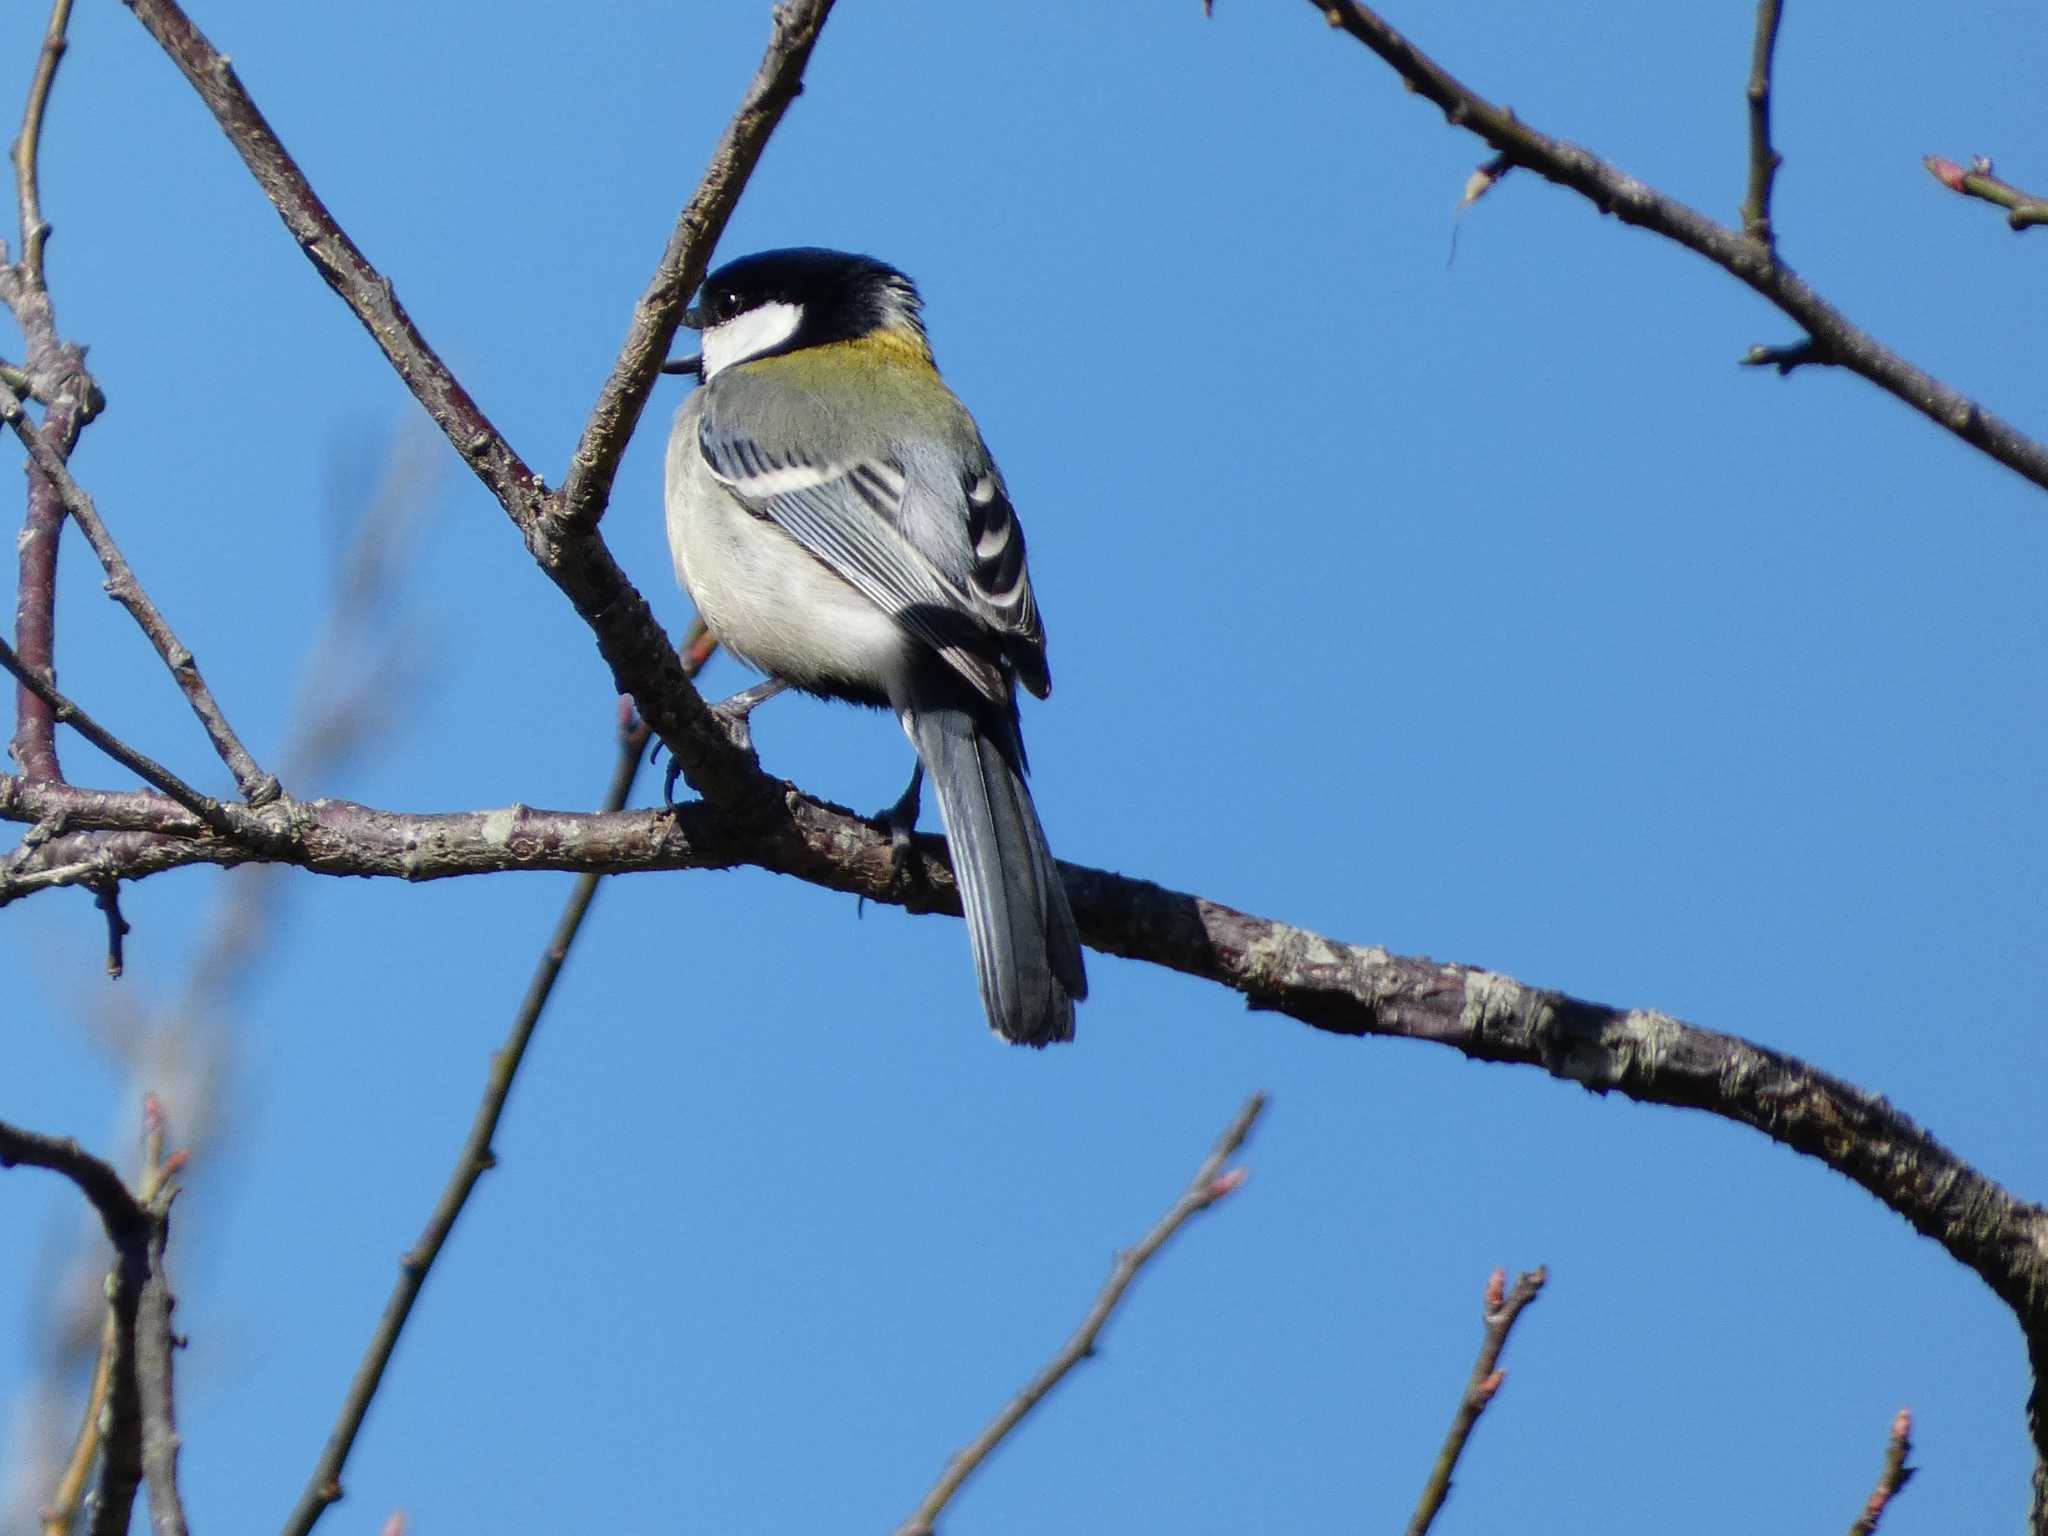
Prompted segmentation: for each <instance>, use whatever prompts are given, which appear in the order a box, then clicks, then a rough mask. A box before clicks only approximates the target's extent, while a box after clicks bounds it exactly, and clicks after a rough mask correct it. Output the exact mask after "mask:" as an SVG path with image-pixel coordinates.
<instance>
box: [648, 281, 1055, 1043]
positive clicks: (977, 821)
mask: <svg viewBox="0 0 2048 1536" xmlns="http://www.w3.org/2000/svg"><path fill="white" fill-rule="evenodd" d="M922 310H923V301H922V300H921V299H919V297H918V293H917V289H916V288H915V287H914V286H913V285H912V283H911V281H910V279H909V278H907V277H905V276H904V275H903V274H902V273H901V272H899V271H897V270H896V269H895V268H894V267H890V266H887V265H885V264H884V263H882V262H879V261H876V260H874V259H872V258H870V257H867V256H853V255H847V254H845V253H842V252H839V251H826V250H814V249H798V250H781V251H763V252H761V253H759V254H758V255H753V256H746V257H742V258H741V259H740V260H738V261H734V262H731V263H729V264H728V265H726V266H723V267H720V268H719V269H718V270H717V271H716V272H713V273H712V274H711V275H710V276H709V277H708V278H706V279H705V281H704V287H703V290H702V292H701V294H700V296H699V299H698V302H697V305H696V306H695V307H694V308H693V309H691V310H690V311H689V313H688V314H687V315H686V316H685V323H686V324H687V325H689V326H691V327H692V328H694V329H696V330H699V331H701V332H702V333H703V346H702V357H701V360H700V362H699V365H698V379H699V381H700V383H701V384H702V388H700V389H698V390H696V391H695V392H693V393H692V394H691V396H690V398H689V399H688V400H687V401H686V402H685V403H684V405H683V408H682V409H681V411H679V412H678V413H677V415H676V424H675V431H674V433H673V434H672V435H671V436H670V438H669V444H668V475H667V506H668V539H669V549H670V551H671V552H672V553H673V554H674V556H675V562H676V574H677V576H678V577H679V578H680V579H681V581H682V583H683V585H684V586H685V587H686V588H687V589H688V590H689V593H690V596H691V597H692V598H693V599H694V600H695V601H696V604H697V610H698V612H699V613H700V614H701V615H702V616H703V619H704V622H705V623H706V624H707V625H708V626H709V627H710V629H711V632H712V633H713V634H714V635H716V636H717V637H718V640H719V643H720V644H722V645H723V646H724V647H725V648H726V649H727V650H728V651H730V652H732V653H733V654H734V655H736V656H738V657H739V658H740V659H741V660H743V661H745V662H747V663H748V664H750V665H751V666H753V667H755V668H757V669H758V670H760V671H762V672H765V673H766V674H768V680H767V681H766V682H764V683H762V684H760V685H758V686H756V687H754V688H750V689H748V690H747V691H746V692H744V693H741V694H737V695H735V696H734V697H733V698H732V699H729V700H727V701H726V703H725V704H724V705H721V706H720V708H721V710H722V711H724V713H725V716H726V718H727V719H728V720H729V721H734V722H736V723H737V725H738V728H739V729H740V730H741V731H744V730H745V721H746V715H747V712H748V711H750V710H751V709H752V708H753V707H754V706H755V705H756V704H758V703H760V702H761V701H762V700H763V699H766V698H768V697H771V696H772V695H774V694H775V693H778V692H780V691H781V690H782V689H783V688H785V687H795V688H798V689H801V690H803V691H804V692H806V693H812V694H817V695H820V696H822V697H824V698H831V699H846V700H849V701H851V702H853V703H855V704H865V705H870V706H873V707H876V708H881V709H889V710H893V711H894V712H895V714H896V718H897V719H898V720H899V721H900V722H901V723H902V725H903V730H904V732H905V734H906V735H908V736H909V737H910V742H911V745H912V746H913V747H915V748H916V749H917V756H918V768H917V771H916V772H915V773H913V774H912V775H911V780H910V787H909V788H908V789H907V790H905V791H904V794H903V798H902V799H901V800H899V801H898V802H897V803H896V805H895V806H894V807H893V808H892V810H891V811H890V812H889V813H888V815H889V819H890V824H891V827H892V829H893V830H894V832H895V833H896V836H897V844H898V849H899V852H900V851H903V850H906V849H907V846H908V839H909V832H910V827H911V826H912V824H914V823H915V821H916V819H917V808H918V801H919V795H918V790H919V784H920V781H921V779H922V778H923V776H924V775H926V774H929V775H930V777H931V781H932V785H933V787H934V788H935V789H937V791H938V796H939V810H940V812H941V813H942V814H943V816H944V817H945V823H946V842H947V845H948V847H949V848H950V849H951V850H952V855H953V875H954V879H955V880H956V881H957V882H958V884H959V888H960V904H961V907H962V908H963V909H964V911H965V913H966V917H967V935H968V939H969V942H970V943H971V945H972V947H973V950H974V969H975V974H976V976H977V978H978V979H979V981H980V984H981V1000H982V1004H983V1006H984V1007H985V1008H986V1009H987V1011H988V1018H989V1023H990V1025H991V1026H992V1027H993V1028H994V1029H995V1031H996V1033H997V1034H999V1035H1001V1036H1002V1037H1003V1038H1004V1039H1005V1040H1010V1041H1014V1042H1016V1043H1018V1044H1022V1045H1041V1046H1042V1045H1048V1044H1050V1043H1052V1042H1053V1041H1056V1040H1070V1039H1072V1038H1073V1035H1074V1004H1075V1002H1077V1001H1078V1000H1079V999H1081V998H1083V997H1085V996H1087V993H1088V982H1087V977H1086V974H1085V972H1084V970H1083V968H1082V964H1081V939H1080V934H1079V932H1078V931H1077V930H1076V928H1075V926H1074V915H1073V912H1072V911H1071V909H1070V908H1069V907H1068V905H1067V893H1066V890H1065V888H1064V887H1063V886H1062V885H1061V884H1060V877H1059V871H1058V869H1057V868H1056V867H1055V866H1054V864H1053V858H1052V850H1051V849H1050V848H1048V847H1047V846H1046V841H1045V832H1044V829H1043V828H1042V827H1040V825H1039V822H1038V812H1037V810H1036V809H1035V808H1034V807H1033V805H1032V803H1031V793H1030V791H1029V790H1028V789H1026V788H1025V784H1024V775H1025V758H1024V741H1023V737H1022V735H1021V734H1020V732H1019V728H1018V719H1017V684H1019V683H1022V684H1023V685H1024V686H1025V687H1026V688H1028V689H1029V690H1030V691H1031V692H1032V693H1033V694H1035V695H1036V696H1038V697H1039V698H1044V697H1045V696H1046V694H1047V693H1048V692H1050V691H1051V688H1052V677H1051V674H1050V673H1049V672H1048V671H1047V670H1046V662H1045V628H1044V626H1043V624H1042V623H1041V622H1040V620H1039V616H1038V605H1037V603H1036V602H1035V601H1034V600H1033V598H1032V595H1031V577H1030V573H1029V572H1028V571H1027V570H1026V569H1025V561H1024V531H1023V529H1022V528H1020V527H1019V526H1018V524H1017V516H1016V513H1015V511H1014V510H1013V509H1012V508H1011V506H1010V498H1009V494H1008V492H1007V491H1005V490H1004V488H1003V477H1002V474H1001V472H1000V471H998V470H997V468H996V465H995V460H994V459H992V458H991V457H990V456H989V451H988V446H987V444H985V443H984V442H983V441H982V440H981V432H980V429H979V428H977V427H976V426H975V424H974V418H973V417H972V416H970V415H969V414H968V413H967V408H966V407H965V406H964V405H962V404H961V403H960V401H959V399H958V398H957V397H955V395H954V394H953V392H952V390H950V389H948V388H947V387H946V384H945V382H944V380H942V379H941V378H940V377H939V371H938V368H937V365H936V364H935V363H934V362H933V360H932V350H931V344H930V342H929V341H928V340H927V339H926V336H925V329H924V320H923V316H922Z"/></svg>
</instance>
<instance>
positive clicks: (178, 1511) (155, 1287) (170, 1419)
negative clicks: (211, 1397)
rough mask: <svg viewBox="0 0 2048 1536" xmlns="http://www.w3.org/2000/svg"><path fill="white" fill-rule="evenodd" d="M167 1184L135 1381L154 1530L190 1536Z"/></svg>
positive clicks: (140, 1325)
mask: <svg viewBox="0 0 2048 1536" xmlns="http://www.w3.org/2000/svg"><path fill="white" fill-rule="evenodd" d="M174 1192H175V1191H174V1188H173V1187H172V1186H169V1185H166V1186H165V1187H164V1188H163V1190H162V1191H161V1192H160V1193H159V1194H158V1195H157V1196H156V1197H155V1198H154V1199H153V1200H152V1202H151V1209H152V1215H153V1216H154V1218H155V1219H154V1220H152V1221H151V1223H150V1228H149V1243H148V1266H149V1267H148V1272H147V1273H146V1274H145V1275H144V1276H143V1280H142V1292H141V1295H140V1296H139V1297H138V1298H137V1300H136V1308H135V1385H136V1393H137V1396H138V1398H139V1400H140V1404H141V1411H142V1474H143V1477H144V1479H145V1480H146V1481H147V1483H148V1485H149V1528H150V1533H151V1536H185V1509H184V1505H183V1502H182V1501H181V1499H180V1498H179V1496H178V1447H179V1441H178V1420H177V1413H176V1410H175V1407H174V1406H173V1403H172V1392H171V1383H172V1376H173V1371H172V1364H171V1361H172V1353H173V1351H174V1350H175V1349H176V1347H177V1345H178V1338H177V1335H176V1334H174V1333H173V1332H172V1331H171V1309H172V1308H173V1307H175V1306H176V1305H177V1302H176V1300H175V1299H174V1298H173V1297H172V1295H171V1285H170V1280H169V1278H168V1277H167V1276H166V1275H165V1273H164V1245H165V1244H166V1243H167V1242H168V1241H169V1240H170V1235H171V1225H170V1204H171V1196H172V1194H173V1193H174Z"/></svg>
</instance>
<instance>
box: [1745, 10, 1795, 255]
mask: <svg viewBox="0 0 2048 1536" xmlns="http://www.w3.org/2000/svg"><path fill="white" fill-rule="evenodd" d="M1783 4H1784V0H1757V6H1756V44H1755V47H1754V49H1753V51H1752V52H1751V54H1750V59H1749V89H1748V92H1747V95H1748V97H1749V196H1748V197H1746V198H1744V199H1743V202H1742V229H1743V233H1744V234H1746V235H1748V236H1749V238H1750V239H1752V240H1755V241H1757V242H1758V243H1759V244H1760V245H1762V246H1763V247H1764V249H1765V250H1770V249H1772V248H1773V247H1774V245H1775V244H1776V238H1777V237H1776V235H1775V234H1774V233H1773V231H1772V229H1771V182H1772V180H1773V179H1774V178H1775V177H1776V176H1777V174H1778V167H1779V166H1781V165H1783V164H1784V163H1785V158H1784V156H1782V155H1780V154H1779V153H1778V152H1777V151H1776V150H1775V149H1773V148H1772V147H1771V56H1772V54H1773V53H1775V52H1776V51H1777V47H1778V18H1779V14H1780V12H1781V10H1782V9H1783Z"/></svg>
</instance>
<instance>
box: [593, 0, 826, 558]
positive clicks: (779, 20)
mask: <svg viewBox="0 0 2048 1536" xmlns="http://www.w3.org/2000/svg"><path fill="white" fill-rule="evenodd" d="M831 11H832V0H782V3H780V4H778V5H777V6H776V7H775V19H774V29H775V30H774V35H773V36H772V37H770V39H769V41H768V53H767V56H766V57H765V58H763V59H762V61H761V67H760V69H759V70H758V71H756V72H755V75H754V79H753V82H752V83H751V84H750V85H749V86H748V87H747V94H746V95H745V97H743V98H742V99H741V101H740V106H739V111H737V112H736V113H734V114H733V118H732V121H731V122H730V123H728V124H727V125H726V129H725V134H724V136H723V137H722V138H720V139H719V141H718V147H717V148H716V149H715V150H713V151H712V152H711V164H710V166H709V167H708V168H707V169H706V170H705V172H704V179H703V180H702V181H700V182H698V183H697V190H696V192H695V193H693V194H692V195H691V197H690V200H689V202H688V203H686V204H685V205H684V207H683V211H682V214H681V216H680V217H678V218H677V220H676V227H675V230H674V232H673V233H672V234H671V235H670V236H669V239H668V249H666V250H665V251H663V252H662V253H661V262H660V264H659V265H658V266H656V267H655V269H654V277H653V279H652V280H651V281H650V282H649V283H648V285H647V291H646V292H645V293H643V294H641V295H640V302H639V303H638V304H636V305H634V307H633V324H632V328H631V329H630V330H628V331H627V333H626V344H625V346H624V347H622V348H621V349H620V351H619V357H618V361H617V362H616V363H614V364H613V365H612V372H611V377H610V378H608V379H606V380H605V382H604V388H603V390H602V391H601V392H600V393H599V394H598V397H597V404H596V406H595V407H594V408H593V409H592V410H591V413H590V421H589V422H588V424H586V425H585V427H584V428H583V438H582V441H580V442H579V443H577V445H576V452H575V456H574V457H573V458H571V459H570V461H569V473H568V475H567V477H566V478H565V479H564V480H563V482H562V493H561V496H560V498H559V513H558V515H559V516H560V517H561V518H562V519H563V521H564V522H565V523H567V524H568V525H569V526H571V527H574V528H579V529H581V528H588V527H592V526H594V525H595V524H596V522H597V520H598V519H599V518H600V517H602V516H604V509H605V504H606V503H607V502H608V501H609V500H610V499H611V494H612V477H613V476H614V475H615V474H616V473H617V472H618V467H619V458H620V456H621V455H623V454H624V453H625V451H626V441H627V439H629V438H630V437H631V436H632V435H633V428H634V427H636V426H637V425H639V422H640V413H641V411H642V410H644V409H645V408H646V405H647V396H648V394H649V393H650V392H651V391H652V390H653V388H654V381H655V379H656V377H657V376H658V375H659V374H660V373H661V371H662V367H663V359H664V358H666V357H667V355H668V347H669V343H670V342H671V341H673V340H674V339H675V334H676V323H677V321H678V320H679V319H680V318H681V316H682V313H683V306H684V305H686V304H688V303H689V301H690V295H691V294H692V293H694V292H696V290H697V285H698V284H699V283H701V282H702V281H703V280H704V268H705V266H706V265H707V264H708V263H709V261H710V258H711V252H712V250H713V249H714V248H715V247H716V246H717V244H718V237H719V236H720V235H721V234H723V233H724V232H725V223H726V220H727V219H728V218H730V217H731V216H732V210H733V207H734V205H735V204H737V203H738V202H739V200H740V193H741V192H742V191H743V190H744V189H745V188H746V185H747V180H748V178H749V177H751V176H752V175H753V174H754V167H755V165H757V164H758V163H759V162H760V159H761V151H762V150H763V149H765V148H767V146H768V136H769V135H770V134H772V133H773V132H774V131H775V125H776V124H777V123H779V122H781V121H782V114H783V113H784V112H785V111H787V110H788V108H789V104H790V103H791V102H792V101H795V100H796V97H797V93H798V92H799V91H800V90H802V89H803V75H804V68H805V66H806V65H807V64H808V63H809V62H810V57H811V50H812V49H813V48H814V47H816V46H817V42H818V33H819V31H820V30H822V29H823V27H824V25H825V18H826V17H827V16H828V15H830V14H831Z"/></svg>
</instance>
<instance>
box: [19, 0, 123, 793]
mask: <svg viewBox="0 0 2048 1536" xmlns="http://www.w3.org/2000/svg"><path fill="white" fill-rule="evenodd" d="M70 22H71V0H53V3H52V5H51V8H50V21H49V25H48V26H47V27H46V28H45V29H44V33H43V46H42V51H41V52H40V53H39V54H38V55H37V58H36V68H35V74H34V76H33V77H32V78H31V79H30V81H29V89H28V101H27V104H26V105H25V106H24V107H23V109H22V117H21V131H20V133H19V134H18V135H16V137H15V140H14V151H13V164H14V181H15V193H16V198H17V201H18V205H19V208H20V213H21V245H22V256H21V260H20V261H19V262H18V263H10V262H9V261H8V260H7V258H6V252H5V250H4V248H0V303H5V304H6V306H7V307H8V309H9V310H10V311H12V313H13V315H14V318H15V320H16V322H17V323H18V324H19V325H20V327H21V334H22V337H23V339H24V340H25V341H26V342H27V343H28V357H27V360H26V363H27V366H26V367H25V368H22V369H20V370H16V371H17V372H18V373H19V375H20V377H19V379H18V380H11V381H10V382H9V385H8V391H9V393H10V394H11V393H12V392H13V391H14V388H15V385H16V383H17V382H18V383H19V385H20V387H21V390H22V392H23V393H25V394H28V395H31V396H33V398H35V399H37V400H41V401H43V402H44V403H45V404H46V405H47V406H48V407H49V414H48V416H47V418H46V419H45V421H44V423H43V427H42V432H41V436H42V440H43V442H45V443H46V444H47V446H48V447H49V448H50V450H51V451H52V452H53V453H55V454H56V456H57V457H58V458H59V459H63V458H66V457H68V456H69V455H70V453H71V450H72V447H73V446H74V445H75V444H76V443H77V441H78V433H79V430H80V429H81V428H82V427H83V426H84V425H85V423H86V422H88V421H90V420H91V419H92V417H93V415H94V414H95V413H96V412H97V411H98V410H99V395H98V391H97V390H96V389H94V387H93V384H92V380H91V378H90V376H89V375H87V373H86V372H85V358H84V354H83V353H81V352H80V351H79V350H78V348H76V347H72V346H66V345H65V344H64V343H63V341H62V339H61V338H60V337H59V335H58V333H57V312H56V308H55V306H54V305H53V304H52V303H51V302H50V291H49V288H48V286H47V285H46V284H45V283H44V281H43V247H44V244H45V242H47V240H48V239H49V235H50V225H49V222H48V221H47V220H46V219H45V218H44V217H43V210H42V190H41V183H40V173H39V165H40V160H41V153H42V140H43V116H44V113H45V111H46V110H47V108H48V106H49V101H50V89H51V86H52V85H53V84H54V83H55V81H56V78H57V66H58V64H60V63H61V62H62V61H63V58H64V50H65V48H66V46H67V44H66V32H67V29H68V28H69V26H70ZM8 403H9V404H10V405H11V404H12V401H9V402H8ZM63 531H64V513H63V509H62V508H61V507H60V506H59V505H58V503H57V498H56V493H55V491H54V489H53V488H52V487H51V485H50V483H49V481H48V480H47V479H46V478H45V477H44V476H42V475H41V474H39V473H37V472H35V471H34V470H31V471H30V472H29V477H28V510H27V514H26V519H25V521H24V523H23V526H22V530H21V538H20V541H19V544H18V547H17V550H16V560H17V562H18V569H19V577H18V582H17V585H16V588H15V612H14V639H15V644H16V645H18V646H19V647H20V650H21V656H22V659H23V660H24V661H25V662H27V664H28V665H29V666H30V667H32V668H33V669H34V670H35V672H36V674H37V675H38V676H39V677H41V678H43V679H45V680H46V681H54V679H55V678H56V675H57V672H56V667H57V662H56V643H57V620H56V611H57V550H58V546H59V543H60V540H61V538H62V535H63ZM56 727H57V722H56V721H55V719H54V718H52V716H51V713H50V706H49V705H48V703H47V702H46V701H44V700H43V699H41V698H40V697H38V696H37V695H36V694H35V693H34V692H33V691H32V690H30V689H29V688H27V687H17V688H16V689H15V729H14V739H13V744H12V751H13V755H14V760H15V762H16V763H18V764H19V765H20V767H21V770H22V772H24V773H26V774H28V775H29V776H30V777H31V778H36V779H52V780H59V779H62V778H63V777H64V773H63V769H62V768H61V767H60V766H59V763H58V759H57V739H56V738H57V729H56Z"/></svg>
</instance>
